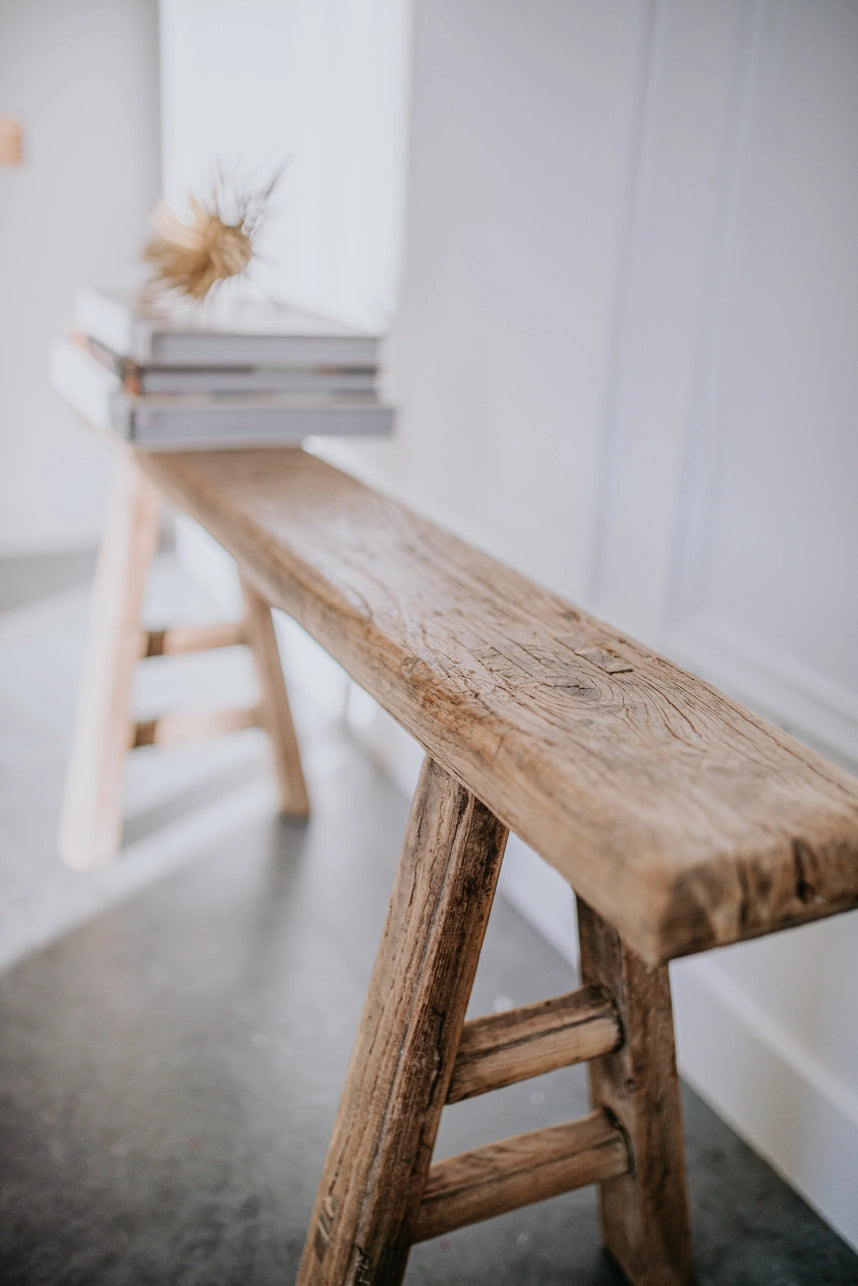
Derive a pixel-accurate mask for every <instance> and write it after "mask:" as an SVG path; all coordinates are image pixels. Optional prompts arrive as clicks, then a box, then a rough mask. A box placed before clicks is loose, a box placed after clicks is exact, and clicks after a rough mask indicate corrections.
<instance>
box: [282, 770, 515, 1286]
mask: <svg viewBox="0 0 858 1286" xmlns="http://www.w3.org/2000/svg"><path fill="white" fill-rule="evenodd" d="M506 836H507V832H506V829H505V828H504V827H503V826H502V825H501V823H500V822H499V821H498V820H497V819H496V818H495V817H494V816H493V815H492V814H491V813H490V812H489V811H488V810H487V809H486V808H485V807H484V806H483V805H482V804H481V803H479V801H478V800H477V799H475V798H474V796H473V795H471V794H470V793H469V792H468V791H467V790H465V789H464V788H463V787H462V786H460V785H459V784H458V783H457V782H455V781H454V780H453V778H451V777H450V776H449V775H448V774H447V773H446V772H445V771H444V770H443V769H442V768H440V767H439V766H438V764H436V763H435V762H434V761H433V760H431V759H428V758H427V760H426V762H425V764H424V767H423V772H422V775H421V778H420V783H419V785H418V788H417V793H416V795H415V798H414V803H413V805H412V810H411V817H410V820H409V824H408V830H407V833H406V837H405V844H404V847H403V852H402V859H401V862H400V866H399V871H398V874H397V877H396V882H395V885H394V889H393V896H392V898H391V901H390V907H389V910H388V915H387V921H386V924H385V928H384V933H383V936H382V939H381V944H380V946H379V950H378V955H377V957H376V961H375V966H374V968H373V973H372V978H371V981H370V985H369V991H368V993H367V999H366V1004H365V1007H364V1012H363V1017H362V1019H361V1024H360V1029H359V1031H358V1036H357V1039H356V1042H355V1046H354V1050H353V1053H352V1057H351V1062H350V1065H349V1071H348V1077H347V1080H346V1087H345V1090H344V1091H343V1096H342V1099H341V1101H340V1106H339V1110H338V1114H337V1120H336V1124H335V1127H334V1133H333V1136H332V1139H331V1143H330V1146H329V1149H328V1155H327V1158H326V1161H325V1165H324V1170H323V1173H322V1180H321V1183H320V1186H319V1192H318V1196H317V1198H316V1206H315V1209H314V1212H313V1217H312V1221H311V1224H310V1231H309V1234H308V1238H307V1244H306V1246H305V1248H304V1256H303V1259H302V1261H301V1268H300V1272H299V1275H298V1282H299V1284H300V1286H326V1284H327V1286H382V1283H383V1284H384V1286H395V1283H397V1282H399V1281H401V1278H402V1275H403V1273H404V1271H405V1263H406V1259H407V1257H408V1250H409V1247H410V1245H411V1243H412V1241H413V1240H414V1229H415V1224H416V1218H417V1214H418V1211H419V1206H420V1200H421V1196H422V1193H423V1186H424V1183H425V1179H426V1173H427V1171H428V1168H429V1164H430V1161H431V1159H432V1149H433V1147H434V1144H435V1136H436V1133H437V1129H438V1123H439V1121H440V1118H441V1111H442V1108H443V1106H444V1102H445V1099H446V1097H447V1089H448V1086H449V1082H450V1076H451V1073H452V1070H453V1063H454V1061H455V1057H456V1051H457V1048H458V1044H459V1037H460V1034H461V1030H462V1025H463V1022H464V1018H465V1010H466V1008H467V1004H468V997H469V996H470V992H471V986H472V984H473V979H474V974H475V972H476V967H477V961H478V959H479V955H480V948H481V946H482V941H483V936H484V933H485V928H486V924H487V923H488V917H489V912H490V910H491V904H492V899H493V897H494V892H495V887H496V884H497V878H498V875H499V872H500V865H501V860H502V857H503V850H504V847H505V845H506Z"/></svg>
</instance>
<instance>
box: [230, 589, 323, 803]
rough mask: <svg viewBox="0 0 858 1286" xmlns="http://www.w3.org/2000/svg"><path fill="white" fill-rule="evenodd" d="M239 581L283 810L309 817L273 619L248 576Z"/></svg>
mask: <svg viewBox="0 0 858 1286" xmlns="http://www.w3.org/2000/svg"><path fill="white" fill-rule="evenodd" d="M240 580H241V592H242V596H243V598H244V611H245V618H244V624H243V632H244V636H245V638H246V640H247V643H248V645H249V647H250V650H251V652H252V653H253V663H254V666H255V668H256V679H257V682H258V684H259V695H260V713H261V716H262V725H263V727H264V728H265V730H266V732H267V733H268V738H269V741H270V744H271V752H272V756H273V759H274V773H275V777H276V779H277V790H278V793H279V796H280V811H281V813H283V814H284V815H285V816H286V817H307V816H309V813H310V799H309V796H308V795H307V784H306V782H305V780H304V769H303V767H302V765H301V752H300V750H299V749H298V738H297V736H296V734H295V725H294V724H293V722H292V710H291V707H290V705H289V695H288V693H287V691H286V681H285V679H284V677H283V666H282V663H281V660H280V651H279V649H278V647H277V635H276V634H275V633H274V623H273V622H272V620H271V608H270V607H269V606H268V604H267V603H266V601H265V599H264V598H262V597H261V595H260V594H258V593H257V591H256V590H255V589H254V587H253V586H252V585H251V584H250V582H249V581H248V580H247V578H246V577H244V576H240Z"/></svg>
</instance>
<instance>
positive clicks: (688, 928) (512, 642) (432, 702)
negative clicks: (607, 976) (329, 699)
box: [141, 449, 858, 964]
mask: <svg viewBox="0 0 858 1286" xmlns="http://www.w3.org/2000/svg"><path fill="white" fill-rule="evenodd" d="M141 464H142V466H143V467H144V468H145V469H146V470H147V472H148V473H149V474H150V476H151V477H152V478H153V479H154V480H155V481H157V483H158V484H159V486H161V487H162V488H163V489H164V491H165V492H166V493H167V494H168V495H169V496H170V497H171V498H172V499H173V500H175V501H176V502H177V503H178V504H179V505H180V507H182V508H183V509H185V510H187V511H188V512H190V513H191V514H192V515H193V516H194V517H195V518H197V519H198V520H199V521H200V522H201V523H202V524H203V525H204V526H206V527H207V528H208V529H209V530H210V531H211V532H213V534H214V535H215V536H216V537H217V539H218V540H219V541H220V542H221V543H222V544H223V545H225V546H226V548H227V549H229V550H230V552H231V553H233V554H234V555H235V556H236V558H237V559H238V561H239V563H240V565H241V566H243V568H244V569H245V571H246V573H247V575H248V576H249V577H250V578H251V579H252V580H253V582H254V584H256V585H257V587H258V588H259V589H260V590H261V591H262V593H263V594H264V595H265V597H266V598H267V599H268V601H270V602H271V603H272V604H273V605H275V606H278V607H282V608H285V610H286V611H288V612H289V613H290V614H291V615H292V616H294V617H295V618H296V619H297V620H298V621H299V622H300V623H301V624H302V625H303V626H304V627H305V628H306V629H307V630H308V631H309V633H310V634H311V635H312V636H313V637H314V638H316V639H317V640H318V641H319V642H320V643H321V644H322V645H323V646H324V647H325V648H326V649H327V650H328V651H329V652H330V653H331V655H332V656H333V657H334V658H335V659H336V660H338V661H339V662H340V663H341V664H342V665H344V667H345V668H346V670H348V672H349V673H350V674H351V675H352V676H353V677H354V678H355V679H356V680H357V682H358V683H360V684H361V686H363V687H364V688H365V689H366V690H367V691H368V692H370V693H371V694H372V695H373V696H374V697H375V698H376V699H377V700H378V701H380V703H381V704H382V705H383V706H384V707H385V708H386V709H388V710H389V711H390V712H391V713H392V714H393V715H394V717H395V718H396V719H398V720H399V722H400V723H401V724H402V725H403V726H404V727H405V728H407V729H408V730H409V732H411V733H413V734H414V736H415V737H416V738H417V739H418V741H420V742H421V743H422V745H423V746H424V747H425V748H426V749H427V750H428V751H429V752H430V753H431V754H432V755H433V756H434V757H435V758H436V759H437V760H438V761H439V762H440V763H441V764H443V766H444V767H445V768H446V769H447V770H448V771H449V772H450V773H451V774H452V775H453V776H455V777H456V778H457V779H458V780H459V781H461V782H462V783H463V784H465V785H466V786H467V787H468V789H469V790H471V791H473V793H474V794H475V795H476V796H477V797H478V798H479V799H482V800H483V801H484V802H485V803H486V805H487V806H488V807H489V808H490V809H491V810H492V811H493V812H494V813H495V814H496V815H497V816H498V817H500V818H501V819H502V820H503V821H504V823H505V824H506V825H507V826H509V827H510V828H511V829H512V830H514V831H516V832H517V833H518V834H519V835H520V836H522V838H523V839H525V840H526V841H527V842H528V843H529V844H530V845H532V847H533V848H535V849H536V850H537V852H539V853H540V854H541V855H542V856H543V857H544V858H546V859H547V860H548V861H549V862H550V863H551V864H552V865H553V866H555V867H556V868H557V870H559V871H560V872H561V873H562V874H563V875H564V876H565V878H566V879H568V880H569V882H570V883H571V884H572V886H573V887H574V888H575V889H576V890H577V891H578V892H580V893H581V894H582V895H583V896H584V897H585V898H586V900H587V901H588V902H589V903H590V904H591V905H593V906H594V907H596V909H597V910H598V911H599V912H600V914H601V915H603V916H604V917H606V918H607V919H608V920H610V921H611V922H612V923H614V924H615V925H616V926H617V927H618V928H619V929H620V930H621V932H622V933H623V936H624V939H625V940H626V941H627V943H628V944H629V945H630V946H631V947H633V949H634V950H635V951H636V952H637V953H638V954H640V955H641V956H642V957H643V958H644V959H645V960H646V961H647V962H648V963H650V964H655V963H658V962H661V961H664V960H667V959H669V958H671V957H673V956H676V955H681V954H684V953H687V952H691V951H699V950H703V949H704V948H707V947H711V946H715V945H717V944H719V943H726V942H733V941H736V940H738V939H743V938H750V937H753V936H755V935H758V934H762V933H767V932H770V931H771V930H773V929H778V928H783V927H785V926H787V925H790V924H797V923H801V922H802V921H806V920H811V919H815V918H818V917H820V916H824V915H829V914H832V913H834V912H836V911H842V910H845V909H847V908H849V907H852V906H855V905H856V904H858V782H856V781H855V779H854V778H852V777H849V776H848V775H847V774H845V773H843V772H841V771H840V770H838V769H837V768H835V767H834V766H833V765H831V764H829V763H827V762H826V761H825V760H823V759H822V758H820V757H819V756H818V755H816V754H814V753H813V752H812V751H810V750H808V749H807V748H805V747H804V746H802V745H800V744H799V743H798V742H796V741H794V740H793V739H792V738H790V737H788V736H787V735H786V734H785V733H783V732H780V731H779V730H778V729H776V728H774V727H773V726H772V725H770V724H767V723H766V722H765V721H763V720H762V719H759V718H757V717H756V716H754V715H752V714H750V713H749V711H747V710H745V709H743V708H742V707H740V706H739V705H737V704H736V703H734V702H732V701H730V700H728V699H727V698H726V697H724V696H723V695H722V694H720V693H718V692H717V691H715V690H714V689H713V688H711V687H709V686H708V685H707V684H705V683H703V682H702V681H701V680H700V679H697V678H695V677H693V676H691V675H689V674H687V673H686V672H684V671H683V670H681V669H679V668H678V667H677V666H675V665H672V664H671V663H669V662H668V661H666V660H664V659H663V658H661V657H659V656H656V655H653V653H652V652H651V651H649V650H648V649H646V648H644V647H642V646H641V645H640V644H638V643H635V642H634V641H633V640H631V639H629V638H628V637H626V636H625V635H622V634H618V633H617V632H616V631H614V630H612V629H610V628H609V627H608V626H606V625H604V624H602V623H601V622H599V621H596V620H594V619H593V618H591V617H589V616H587V615H585V614H584V613H583V612H581V611H579V610H578V609H577V608H575V607H573V606H571V605H570V604H569V603H567V602H564V601H563V600H562V599H560V598H558V597H557V596H556V595H553V594H550V593H548V592H547V591H546V590H543V589H541V588H539V587H538V586H536V585H534V584H533V583H532V582H531V581H529V580H527V579H526V578H525V577H523V576H520V575H518V574H517V573H516V572H513V571H511V570H510V569H508V568H506V567H504V566H502V565H501V564H499V563H498V562H497V561H496V560H495V559H492V558H490V557H489V556H488V555H486V554H484V553H482V552H480V551H478V550H475V549H473V548H471V547H470V546H468V545H466V544H465V543H463V542H462V541H460V540H458V539H457V538H456V537H454V536H452V535H450V534H448V533H446V532H444V531H442V530H441V529H439V528H438V527H437V526H436V525H435V524H433V523H431V522H429V521H427V520H425V519H423V518H420V517H418V516H416V515H414V514H413V513H411V512H409V511H408V510H407V509H405V508H404V507H403V506H401V505H399V504H397V503H395V502H394V501H392V500H389V499H386V498H384V497H382V496H379V495H378V494H376V493H374V492H373V491H371V490H369V489H368V488H366V487H364V486H362V485H361V484H360V483H358V482H356V481H355V480H353V479H351V478H349V477H347V476H346V475H345V474H342V473H340V472H339V471H338V470H336V469H333V468H332V467H331V466H329V465H327V464H325V463H324V462H322V461H321V460H318V459H316V458H314V457H312V456H309V455H307V454H306V453H304V452H302V451H300V450H297V449H296V450H290V449H282V450H276V451H253V452H221V453H214V452H212V453H209V452H200V453H193V454H191V453H187V454H176V455H169V456H167V455H160V456H158V455H147V456H145V457H142V456H141Z"/></svg>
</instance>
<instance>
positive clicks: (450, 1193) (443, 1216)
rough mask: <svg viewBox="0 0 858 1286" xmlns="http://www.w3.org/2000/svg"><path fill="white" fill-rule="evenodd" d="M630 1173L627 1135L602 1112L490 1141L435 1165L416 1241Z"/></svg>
mask: <svg viewBox="0 0 858 1286" xmlns="http://www.w3.org/2000/svg"><path fill="white" fill-rule="evenodd" d="M628 1170H629V1153H628V1147H627V1145H626V1140H625V1137H624V1135H623V1133H622V1131H621V1130H620V1129H618V1127H617V1126H616V1125H614V1124H613V1122H612V1121H611V1119H610V1117H609V1116H608V1114H607V1113H606V1112H604V1111H602V1110H601V1109H599V1110H597V1111H595V1112H591V1113H590V1115H589V1116H585V1117H582V1118H581V1120H579V1121H572V1122H570V1123H568V1124H566V1125H555V1126H552V1127H551V1128H550V1129H547V1130H536V1131H534V1132H533V1133H532V1134H519V1135H517V1136H516V1137H515V1138H511V1139H503V1140H502V1141H501V1142H499V1143H490V1144H489V1145H488V1147H484V1148H477V1149H475V1150H474V1151H473V1152H463V1153H462V1154H461V1155H460V1156H456V1157H451V1158H450V1159H449V1160H447V1161H440V1162H438V1164H436V1165H433V1166H432V1167H431V1169H430V1170H429V1175H428V1177H427V1180H426V1186H425V1188H424V1190H423V1200H422V1203H421V1206H420V1213H419V1215H418V1218H417V1227H416V1230H415V1233H414V1236H413V1240H414V1242H418V1241H428V1239H429V1238H430V1237H440V1236H442V1235H443V1234H445V1233H448V1232H452V1231H453V1230H454V1229H455V1228H464V1227H465V1226H466V1225H467V1224H472V1223H479V1222H480V1221H481V1220H483V1219H490V1218H492V1217H493V1216H494V1215H501V1214H505V1213H506V1212H507V1211H509V1210H518V1209H519V1207H521V1206H527V1205H531V1204H532V1203H533V1202H536V1201H544V1200H546V1199H547V1198H548V1197H556V1196H558V1195H559V1194H560V1193H561V1192H570V1191H571V1190H572V1189H573V1188H582V1187H584V1186H585V1185H586V1184H588V1183H602V1182H603V1181H604V1180H605V1179H612V1178H614V1177H616V1176H617V1175H620V1174H626V1173H627V1172H628Z"/></svg>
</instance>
